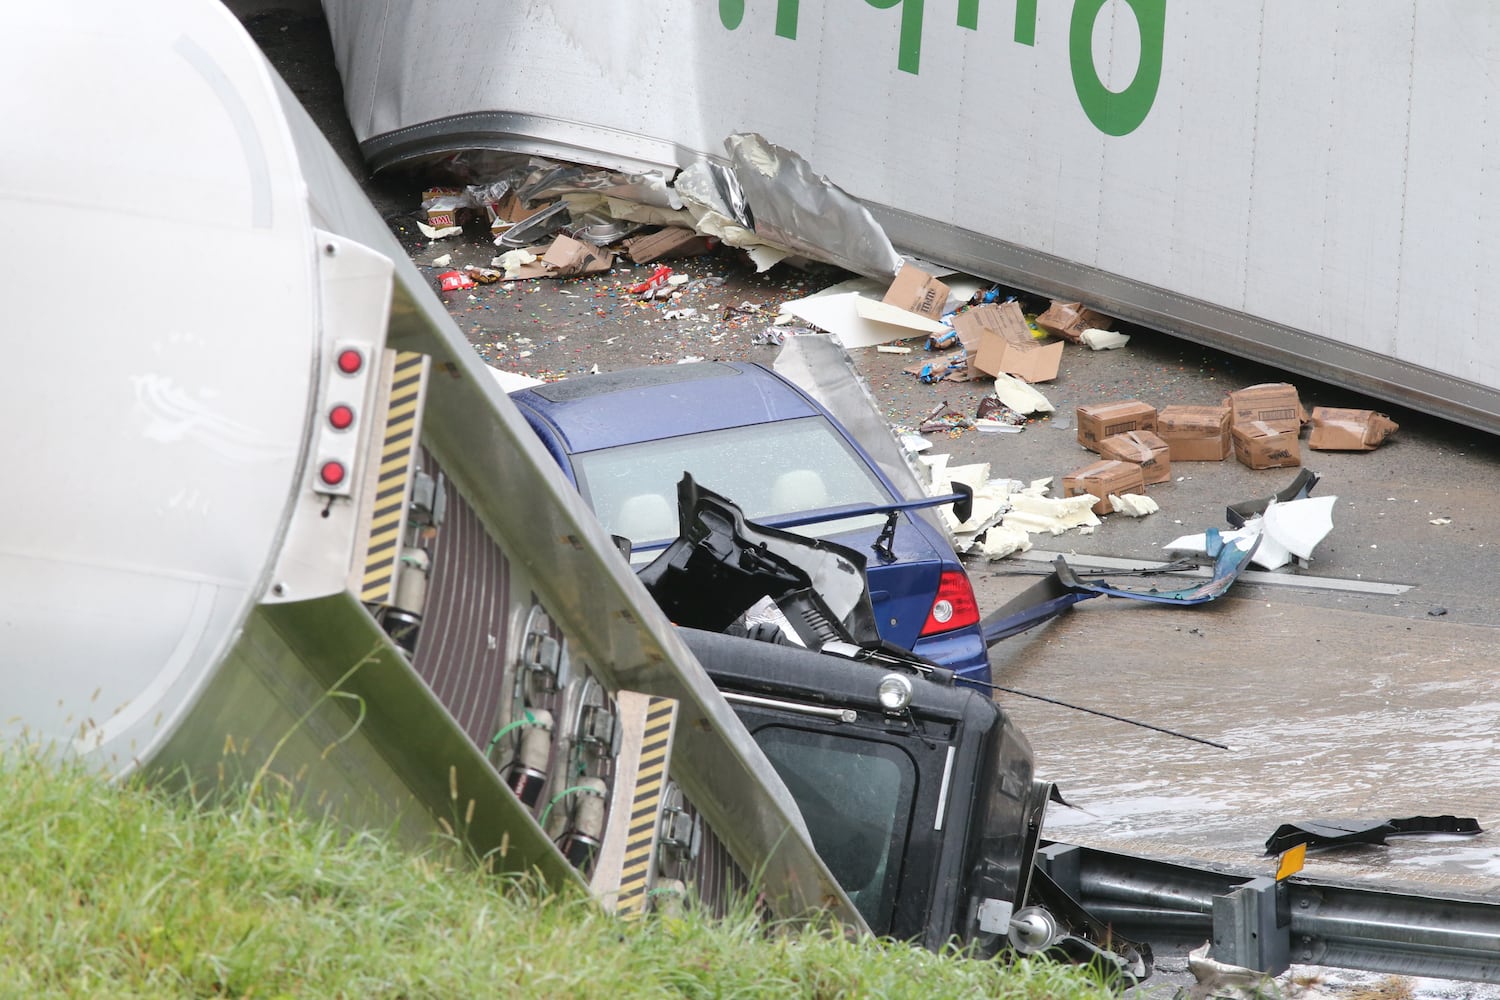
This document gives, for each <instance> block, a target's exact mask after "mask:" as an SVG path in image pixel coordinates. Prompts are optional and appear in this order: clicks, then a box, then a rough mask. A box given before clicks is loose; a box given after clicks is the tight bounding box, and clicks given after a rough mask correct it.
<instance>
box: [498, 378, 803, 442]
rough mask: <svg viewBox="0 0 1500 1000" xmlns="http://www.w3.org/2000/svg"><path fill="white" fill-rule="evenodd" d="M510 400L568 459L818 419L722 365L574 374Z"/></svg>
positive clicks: (776, 390)
mask: <svg viewBox="0 0 1500 1000" xmlns="http://www.w3.org/2000/svg"><path fill="white" fill-rule="evenodd" d="M511 398H512V399H513V400H514V401H515V402H516V403H517V404H518V405H521V406H524V407H525V408H527V409H529V410H531V411H532V412H533V413H535V414H536V415H537V416H539V417H541V418H542V419H544V420H546V421H547V422H548V423H549V424H551V425H552V427H553V428H554V429H555V431H556V433H557V434H558V436H559V437H560V438H561V439H562V443H563V446H564V447H565V448H566V450H567V451H568V452H569V453H570V454H577V453H579V452H585V451H595V450H597V449H599V448H613V447H616V446H618V445H622V444H630V443H633V442H637V441H655V440H659V439H662V438H669V437H678V436H680V435H683V434H698V433H702V432H704V431H713V430H722V429H724V428H728V427H744V426H747V425H752V424H766V423H774V422H776V421H779V420H792V419H796V418H798V417H809V416H820V415H824V414H823V411H822V410H821V409H820V408H819V407H818V406H817V405H816V404H814V403H813V402H811V401H810V400H809V399H808V398H807V397H806V396H804V395H803V394H802V393H801V392H800V391H799V390H798V389H797V388H796V387H794V386H793V385H791V383H789V382H787V381H786V380H785V379H783V378H781V376H779V375H777V374H775V373H774V372H772V371H770V370H769V369H766V368H763V367H761V366H760V365H755V364H744V363H740V362H729V361H704V362H691V363H688V364H679V365H652V366H649V367H645V368H631V369H627V370H625V371H617V372H602V373H600V374H598V375H582V376H578V377H576V378H570V379H565V380H563V381H561V382H549V383H547V384H546V385H539V386H532V387H531V388H528V389H521V390H518V391H516V392H514V393H512V394H511Z"/></svg>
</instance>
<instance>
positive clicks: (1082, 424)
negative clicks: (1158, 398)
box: [1075, 399, 1156, 451]
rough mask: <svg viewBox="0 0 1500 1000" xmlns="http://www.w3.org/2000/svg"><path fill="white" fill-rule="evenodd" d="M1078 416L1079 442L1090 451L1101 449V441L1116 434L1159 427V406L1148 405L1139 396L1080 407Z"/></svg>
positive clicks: (1152, 429)
mask: <svg viewBox="0 0 1500 1000" xmlns="http://www.w3.org/2000/svg"><path fill="white" fill-rule="evenodd" d="M1075 416H1076V417H1077V420H1078V443H1079V444H1081V445H1083V446H1084V447H1085V448H1087V449H1088V450H1089V451H1098V450H1099V442H1100V441H1103V440H1104V439H1105V438H1107V437H1114V436H1115V435H1116V434H1126V433H1129V432H1130V431H1154V430H1156V407H1154V406H1147V405H1146V404H1145V403H1143V402H1141V401H1140V400H1139V399H1124V400H1120V401H1118V402H1113V403H1089V404H1088V405H1087V406H1080V407H1079V408H1078V410H1077V413H1076V414H1075Z"/></svg>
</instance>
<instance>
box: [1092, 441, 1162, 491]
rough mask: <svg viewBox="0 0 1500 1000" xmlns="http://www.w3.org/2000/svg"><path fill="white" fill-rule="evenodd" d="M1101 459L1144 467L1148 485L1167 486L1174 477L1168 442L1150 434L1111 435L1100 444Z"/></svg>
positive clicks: (1142, 476)
mask: <svg viewBox="0 0 1500 1000" xmlns="http://www.w3.org/2000/svg"><path fill="white" fill-rule="evenodd" d="M1099 456H1100V457H1101V458H1113V459H1115V460H1116V461H1120V462H1134V463H1135V464H1136V465H1139V466H1140V467H1141V478H1143V479H1144V480H1145V481H1146V485H1147V486H1150V485H1151V484H1152V483H1165V482H1168V481H1170V480H1171V478H1172V452H1171V449H1170V448H1169V447H1168V446H1167V442H1165V441H1163V440H1162V439H1161V438H1159V437H1157V436H1156V435H1155V434H1153V433H1151V432H1150V431H1126V432H1125V433H1124V434H1111V435H1110V436H1109V437H1107V438H1105V439H1104V440H1103V441H1100V442H1099Z"/></svg>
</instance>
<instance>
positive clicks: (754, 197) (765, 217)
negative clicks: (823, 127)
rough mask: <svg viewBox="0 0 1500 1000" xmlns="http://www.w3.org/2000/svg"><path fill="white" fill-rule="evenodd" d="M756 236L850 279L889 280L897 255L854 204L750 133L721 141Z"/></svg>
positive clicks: (836, 188)
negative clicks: (841, 271) (839, 270)
mask: <svg viewBox="0 0 1500 1000" xmlns="http://www.w3.org/2000/svg"><path fill="white" fill-rule="evenodd" d="M724 146H725V148H727V149H728V150H729V158H730V162H731V163H732V164H733V167H734V176H735V177H736V179H737V180H738V181H739V186H740V189H741V190H742V191H743V192H744V198H745V202H746V204H747V205H748V206H749V211H750V216H751V219H752V223H753V227H754V230H755V233H756V235H757V236H760V237H761V238H762V239H764V240H766V241H768V242H771V243H776V244H779V245H781V246H784V247H788V248H790V249H791V250H792V251H794V252H796V253H800V254H803V255H805V256H808V257H811V258H813V259H815V260H822V261H827V262H828V263H830V264H836V265H838V266H839V267H842V268H844V269H845V270H848V271H853V272H855V273H856V274H863V275H867V276H869V277H872V278H883V279H885V280H890V279H892V278H894V277H895V276H896V271H897V269H899V268H900V267H901V255H900V254H898V253H896V248H895V247H893V246H891V241H890V240H889V239H888V238H887V237H886V235H885V230H883V229H881V228H880V224H879V223H877V222H876V221H875V218H874V216H872V215H871V214H870V213H869V211H868V210H867V209H866V208H865V207H864V205H862V204H860V202H859V200H858V199H856V198H854V197H853V196H851V195H849V194H848V193H847V192H845V191H844V190H843V189H842V188H840V187H839V186H838V185H836V184H834V183H833V182H832V181H830V180H828V178H826V177H823V176H820V175H818V174H817V173H816V172H815V171H814V170H813V168H812V165H811V164H809V163H808V162H807V161H806V160H804V159H803V158H802V157H801V156H798V155H797V154H796V153H794V152H792V151H791V150H789V149H783V148H782V147H780V146H777V145H776V144H774V143H771V142H767V141H766V140H765V139H764V138H762V137H761V136H759V135H757V134H755V133H753V132H741V133H736V134H734V135H731V136H730V137H729V138H728V139H725V140H724Z"/></svg>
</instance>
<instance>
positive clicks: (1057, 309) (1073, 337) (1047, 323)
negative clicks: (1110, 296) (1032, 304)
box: [1036, 301, 1115, 344]
mask: <svg viewBox="0 0 1500 1000" xmlns="http://www.w3.org/2000/svg"><path fill="white" fill-rule="evenodd" d="M1036 325H1037V326H1039V327H1041V328H1042V329H1043V330H1046V331H1047V332H1048V333H1051V334H1055V335H1057V336H1059V337H1061V338H1062V339H1064V340H1070V341H1072V342H1073V343H1075V344H1077V343H1080V342H1081V341H1082V340H1083V331H1085V330H1112V329H1114V326H1115V321H1114V320H1113V319H1111V318H1110V317H1108V316H1106V315H1104V314H1103V313H1097V312H1094V310H1092V309H1087V308H1085V307H1084V305H1083V303H1082V302H1056V301H1054V302H1053V303H1052V304H1051V305H1049V306H1048V307H1047V311H1046V312H1044V313H1042V314H1041V315H1040V316H1038V317H1037V318H1036Z"/></svg>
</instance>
